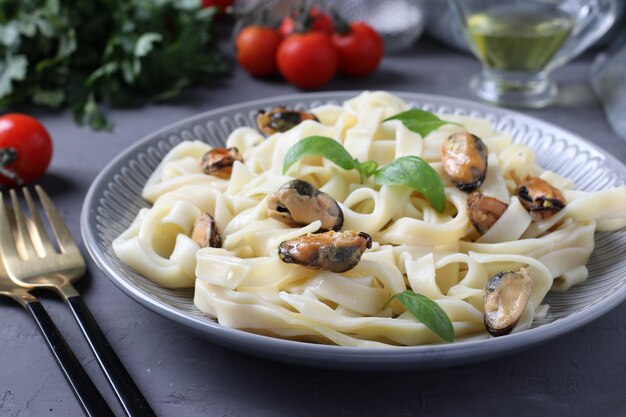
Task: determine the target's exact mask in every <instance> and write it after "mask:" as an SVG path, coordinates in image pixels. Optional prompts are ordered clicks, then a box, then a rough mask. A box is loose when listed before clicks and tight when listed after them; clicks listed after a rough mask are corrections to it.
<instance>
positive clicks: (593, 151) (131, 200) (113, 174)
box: [81, 91, 626, 370]
mask: <svg viewBox="0 0 626 417" xmlns="http://www.w3.org/2000/svg"><path fill="white" fill-rule="evenodd" d="M357 94H359V92H353V91H350V92H337V93H316V94H297V95H291V96H282V97H274V98H269V99H264V100H258V101H251V102H246V103H242V104H239V105H235V106H229V107H224V108H221V109H217V110H213V111H210V112H207V113H203V114H200V115H198V116H195V117H192V118H189V119H186V120H183V121H181V122H179V123H176V124H173V125H171V126H168V127H165V128H163V129H161V130H159V131H157V132H155V133H153V134H150V135H148V136H147V137H145V138H143V139H142V140H140V141H138V142H137V143H136V144H135V145H134V146H132V147H130V148H129V149H127V150H126V151H124V152H123V153H122V154H121V155H119V156H118V157H117V158H115V159H114V160H113V161H111V163H110V164H109V165H108V166H107V167H106V168H105V169H104V170H103V171H102V172H101V174H100V175H99V176H98V177H97V178H96V179H95V181H94V182H93V184H92V185H91V188H90V189H89V192H88V194H87V197H86V199H85V203H84V205H83V210H82V215H81V228H82V233H83V238H84V240H85V244H86V246H87V248H88V249H89V252H90V253H91V255H92V256H93V258H94V260H95V261H96V263H97V264H98V266H99V267H100V268H101V269H102V270H103V271H104V272H105V274H106V275H107V276H108V277H109V278H110V279H111V280H112V281H113V283H114V284H115V285H117V286H118V287H119V288H120V289H121V290H122V291H123V292H124V293H126V294H127V295H128V296H130V297H131V298H133V299H134V300H136V301H137V302H139V303H140V304H142V305H144V306H145V307H147V308H149V309H151V310H152V311H154V312H156V313H158V314H160V315H162V316H164V317H167V318H169V319H171V320H174V321H175V322H177V323H180V324H181V325H183V326H185V327H186V328H188V329H189V330H192V331H194V332H196V333H198V334H199V335H201V336H203V337H205V338H206V339H209V340H211V341H213V342H215V343H219V344H222V345H225V346H228V347H231V348H233V349H236V350H240V351H243V352H247V353H251V354H254V355H258V356H262V357H266V358H271V359H275V360H279V361H283V362H290V363H298V364H303V365H310V366H320V367H328V368H343V369H360V370H375V369H381V370H382V369H384V370H393V369H404V370H406V369H418V368H434V367H444V366H452V365H458V364H462V363H469V362H475V361H479V360H484V359H487V358H492V357H496V356H502V355H505V354H508V353H511V352H514V351H518V350H521V349H524V348H528V347H530V346H533V345H536V344H538V343H540V342H544V341H546V340H549V339H552V338H555V337H557V336H559V335H561V334H564V333H566V332H568V331H571V330H573V329H575V328H577V327H579V326H582V325H583V324H585V323H588V322H590V321H591V320H593V319H595V318H597V317H599V316H600V315H602V314H604V313H606V312H607V311H609V310H610V309H611V308H613V307H615V306H616V305H618V304H619V303H621V302H622V301H623V300H624V298H626V285H625V284H626V231H624V230H622V231H619V232H616V233H599V234H597V235H596V250H595V251H594V253H593V255H592V257H591V260H590V262H589V265H588V268H589V279H588V280H587V281H585V282H584V283H582V284H580V285H577V286H575V287H573V288H572V289H570V290H569V291H568V292H566V293H561V294H558V293H555V294H549V295H548V296H547V298H546V300H545V302H546V303H548V304H550V313H549V314H548V316H547V317H546V318H545V319H543V320H540V321H536V322H535V323H534V324H533V327H532V328H531V329H529V330H526V331H523V332H520V333H515V334H511V335H508V336H505V337H499V338H490V339H483V340H476V341H467V342H459V343H452V344H441V345H428V346H414V347H391V348H385V349H363V348H350V347H341V346H329V345H318V344H311V343H304V342H295V341H288V340H281V339H275V338H271V337H266V336H259V335H256V334H251V333H247V332H244V331H240V330H235V329H230V328H226V327H222V326H220V325H219V324H217V323H216V322H215V321H214V320H212V319H210V318H208V317H206V316H205V315H203V314H202V313H201V312H200V311H199V310H198V309H197V308H196V307H195V306H194V304H193V301H192V295H193V292H192V290H191V289H187V290H169V289H165V288H161V287H159V286H158V285H156V284H154V283H152V282H151V281H149V280H148V279H146V278H144V277H143V276H141V275H139V274H137V273H135V272H134V271H133V270H131V269H130V268H128V267H126V266H125V265H123V264H122V263H121V262H120V261H119V260H118V259H117V257H116V256H115V254H114V253H113V250H112V248H111V241H112V240H113V239H114V238H115V237H117V236H118V235H119V234H120V233H122V231H124V230H125V229H126V228H127V227H128V226H129V225H130V223H131V221H132V220H133V219H134V217H135V215H136V214H137V212H138V211H139V209H140V208H141V207H146V206H148V204H147V203H146V202H145V201H144V200H143V199H142V198H141V189H142V188H143V185H144V184H145V182H146V180H147V179H148V176H149V175H150V173H151V172H152V171H153V170H154V169H155V168H156V166H157V165H158V163H159V161H160V160H161V159H162V158H163V156H164V155H165V154H166V153H167V152H168V151H169V150H170V149H171V148H172V147H174V146H175V145H176V144H178V143H180V142H181V141H183V140H198V139H199V140H203V141H205V142H208V143H210V144H212V145H219V146H221V145H222V144H223V143H224V141H225V139H226V137H227V136H228V134H229V132H231V131H232V130H233V129H234V128H235V127H238V126H254V125H255V122H254V117H255V115H256V113H257V111H258V109H260V108H268V107H272V106H274V105H276V104H284V105H287V106H294V107H297V108H301V109H306V108H310V107H314V106H318V105H320V104H325V103H337V104H339V103H341V102H343V101H344V100H346V99H348V98H351V97H354V96H356V95H357ZM395 94H397V95H399V96H400V97H402V98H403V99H404V100H406V101H407V102H408V103H410V104H411V105H413V106H415V107H419V108H423V109H426V110H429V111H433V112H438V113H453V114H461V115H471V116H477V117H484V118H488V119H489V120H491V121H492V122H493V124H494V126H495V128H496V129H497V130H500V131H504V132H510V133H511V134H512V135H513V137H514V140H515V142H518V143H523V144H525V145H528V146H530V147H531V148H533V149H534V150H535V151H536V155H537V162H538V163H539V164H540V165H541V166H542V167H544V168H546V169H551V170H553V171H555V172H557V173H559V174H562V175H566V176H568V177H570V178H572V179H573V180H574V181H575V183H576V188H577V189H582V190H590V191H593V190H600V189H605V188H612V187H616V186H619V185H622V184H623V183H624V179H626V167H625V166H624V165H622V164H621V163H620V162H619V161H618V160H616V159H615V158H613V157H612V156H610V155H607V154H606V153H605V152H603V151H602V150H600V149H598V148H597V147H595V146H594V145H592V144H590V143H588V142H587V141H585V140H584V139H581V138H580V137H578V136H576V135H574V134H572V133H570V132H568V131H566V130H563V129H561V128H558V127H556V126H553V125H551V124H549V123H546V122H543V121H540V120H537V119H534V118H531V117H527V116H524V115H521V114H518V113H513V112H510V111H507V110H503V109H498V108H492V107H488V106H485V105H482V104H478V103H474V102H470V101H464V100H458V99H452V98H446V97H437V96H429V95H422V94H409V93H395Z"/></svg>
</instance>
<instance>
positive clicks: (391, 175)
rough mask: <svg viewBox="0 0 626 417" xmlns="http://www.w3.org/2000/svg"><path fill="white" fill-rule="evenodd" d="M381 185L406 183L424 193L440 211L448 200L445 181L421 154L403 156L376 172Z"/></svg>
mask: <svg viewBox="0 0 626 417" xmlns="http://www.w3.org/2000/svg"><path fill="white" fill-rule="evenodd" d="M374 180H375V181H376V183H378V184H380V185H385V184H387V185H389V184H397V185H406V186H408V187H410V188H412V189H414V190H415V191H418V192H420V193H422V194H423V195H424V197H426V198H427V199H428V201H430V204H432V206H433V207H434V208H435V210H437V211H438V212H440V213H441V212H443V208H444V204H445V202H446V194H445V191H444V186H443V181H442V180H441V177H440V176H439V174H438V173H437V171H435V170H434V169H433V167H431V166H430V165H429V164H428V163H427V162H426V161H424V160H423V159H422V158H420V157H419V156H414V155H410V156H402V157H400V158H397V159H396V160H394V161H393V162H391V163H390V164H387V165H385V166H384V167H382V168H381V169H379V170H378V171H377V172H376V176H375V177H374Z"/></svg>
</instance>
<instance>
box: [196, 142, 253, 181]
mask: <svg viewBox="0 0 626 417" xmlns="http://www.w3.org/2000/svg"><path fill="white" fill-rule="evenodd" d="M235 161H239V162H243V157H242V156H241V154H240V153H239V149H237V148H235V147H233V148H213V149H211V150H210V151H208V152H206V153H205V154H204V155H202V161H201V162H200V166H201V167H202V171H203V172H204V173H205V174H208V175H213V176H216V177H219V178H223V179H228V178H230V175H231V174H232V172H233V164H234V163H235Z"/></svg>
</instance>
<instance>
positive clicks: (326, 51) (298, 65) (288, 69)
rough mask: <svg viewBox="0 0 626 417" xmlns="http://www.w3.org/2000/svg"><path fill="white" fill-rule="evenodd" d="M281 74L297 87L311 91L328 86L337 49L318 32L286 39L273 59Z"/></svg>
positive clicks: (298, 34) (328, 37) (333, 69)
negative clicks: (326, 84)
mask: <svg viewBox="0 0 626 417" xmlns="http://www.w3.org/2000/svg"><path fill="white" fill-rule="evenodd" d="M276 59H277V62H278V69H279V70H280V73H281V74H282V75H283V76H284V77H285V78H286V79H287V81H289V82H290V83H291V84H293V85H295V86H296V87H300V88H305V89H312V88H317V87H320V86H321V85H323V84H325V83H327V82H328V81H329V80H330V79H331V78H333V75H335V72H336V70H337V62H338V57H337V50H336V49H335V46H334V45H333V42H332V40H331V37H330V36H328V35H325V34H323V33H320V32H309V33H294V34H293V35H289V36H287V38H285V40H283V42H282V43H281V44H280V47H279V48H278V54H277V56H276Z"/></svg>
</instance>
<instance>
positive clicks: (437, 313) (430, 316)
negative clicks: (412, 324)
mask: <svg viewBox="0 0 626 417" xmlns="http://www.w3.org/2000/svg"><path fill="white" fill-rule="evenodd" d="M394 299H396V300H398V301H399V302H400V303H401V304H402V305H403V306H405V307H406V309H407V310H408V311H409V312H410V313H411V314H412V315H413V316H414V317H415V318H416V319H418V320H419V321H420V322H422V323H423V324H424V325H425V326H426V327H428V328H429V329H430V330H432V331H433V332H435V334H437V336H439V337H441V338H442V339H443V340H445V341H447V342H453V341H454V327H452V322H451V321H450V318H449V317H448V315H447V314H446V312H445V311H443V309H442V308H441V307H439V305H438V304H437V303H435V302H434V301H433V300H431V299H430V298H428V297H426V296H424V295H422V294H418V293H415V292H413V291H411V290H407V291H404V292H401V293H398V294H396V295H394V296H393V297H391V298H390V299H389V301H387V302H386V303H385V305H384V306H383V308H385V307H387V305H389V303H390V302H391V301H393V300H394Z"/></svg>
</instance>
